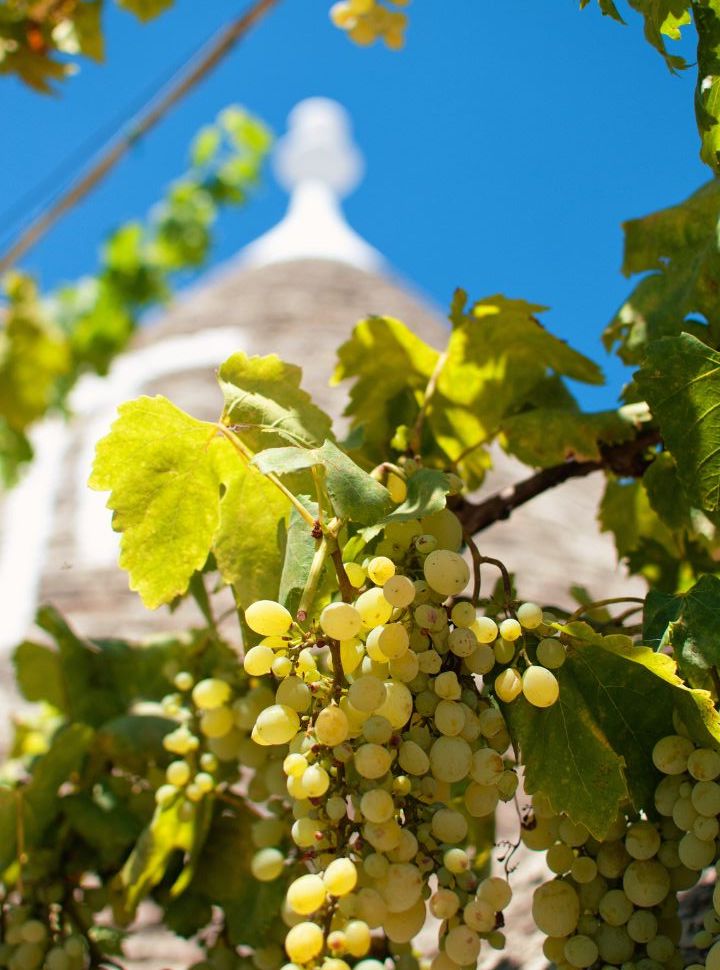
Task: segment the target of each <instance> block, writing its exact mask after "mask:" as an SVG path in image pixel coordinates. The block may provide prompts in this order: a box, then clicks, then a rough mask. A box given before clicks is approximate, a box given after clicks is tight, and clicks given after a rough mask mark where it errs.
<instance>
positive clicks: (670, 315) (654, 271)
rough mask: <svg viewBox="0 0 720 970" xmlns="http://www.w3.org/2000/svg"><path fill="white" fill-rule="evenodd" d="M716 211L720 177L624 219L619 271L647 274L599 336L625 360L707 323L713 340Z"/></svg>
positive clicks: (704, 328)
mask: <svg viewBox="0 0 720 970" xmlns="http://www.w3.org/2000/svg"><path fill="white" fill-rule="evenodd" d="M719 215H720V182H718V181H716V180H713V181H712V182H708V183H707V184H706V185H703V186H702V187H701V188H700V189H698V190H697V191H696V192H694V193H693V195H691V196H690V197H689V198H688V199H686V200H685V201H684V202H681V203H679V204H678V205H673V206H670V207H669V208H667V209H662V210H660V211H659V212H654V213H652V214H651V215H648V216H644V217H643V218H640V219H631V220H630V221H628V222H626V223H624V226H623V228H624V231H625V253H624V258H623V272H624V273H625V274H626V275H628V276H630V275H634V274H637V273H648V275H646V276H644V277H643V279H642V280H641V281H640V282H639V283H638V285H637V286H636V288H635V290H634V291H633V293H632V294H631V295H630V297H629V298H628V300H627V302H626V303H625V304H624V305H623V307H622V308H621V309H620V310H619V311H618V313H617V315H616V317H615V318H614V320H613V321H612V322H611V323H610V325H609V326H608V328H607V329H606V330H605V334H604V337H603V340H604V342H605V346H606V347H607V348H608V349H610V348H612V347H613V346H614V345H615V344H617V345H618V353H619V355H620V357H621V358H622V359H623V360H624V361H625V363H629V364H635V363H639V362H640V361H641V360H642V357H643V354H644V351H645V347H646V345H647V344H648V343H651V342H652V341H654V340H657V339H659V338H660V337H669V336H675V335H677V334H678V333H680V332H681V331H682V330H686V331H688V332H691V333H694V334H696V336H698V337H701V338H702V337H703V335H706V334H707V333H708V325H709V328H710V333H711V334H712V335H713V341H715V340H717V338H718V335H719V333H720V332H719V330H718V328H719V327H720V311H719V310H718V301H717V293H718V289H719V288H720V253H719V252H718V237H717V222H718V216H719ZM703 320H707V325H706V324H705V323H704V322H702V321H703Z"/></svg>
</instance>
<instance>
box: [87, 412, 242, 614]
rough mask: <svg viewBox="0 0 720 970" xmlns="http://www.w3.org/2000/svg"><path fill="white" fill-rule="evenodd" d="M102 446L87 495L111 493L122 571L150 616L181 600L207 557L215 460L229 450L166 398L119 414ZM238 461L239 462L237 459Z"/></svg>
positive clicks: (216, 517) (217, 477) (216, 502)
mask: <svg viewBox="0 0 720 970" xmlns="http://www.w3.org/2000/svg"><path fill="white" fill-rule="evenodd" d="M118 410H119V417H118V419H117V420H116V421H115V423H114V424H113V426H112V429H111V431H110V434H109V435H108V436H107V437H106V438H103V439H102V441H100V442H99V444H98V446H97V449H96V454H95V462H94V465H93V472H92V476H91V478H90V483H89V484H90V487H91V488H95V489H98V490H100V491H110V498H109V500H108V503H107V504H108V508H110V509H112V510H113V528H114V529H115V531H116V532H122V540H121V544H120V549H121V552H120V565H121V566H122V567H123V568H124V569H126V570H127V571H128V573H129V577H130V588H131V589H134V590H136V591H137V592H138V593H139V594H140V596H141V597H142V600H143V602H144V603H145V605H146V606H148V607H149V608H150V609H155V608H156V607H158V606H160V605H162V604H163V603H169V602H171V601H172V600H173V599H175V598H176V597H177V596H181V595H183V594H184V593H185V592H186V590H187V588H188V584H189V582H190V577H191V576H192V575H193V573H194V572H195V571H196V570H198V569H201V568H202V567H203V565H204V563H205V560H206V559H207V557H208V553H209V552H210V548H211V545H212V540H213V536H214V535H215V532H216V530H217V528H218V524H219V521H220V487H221V485H222V484H225V483H224V482H223V480H222V469H223V468H225V467H227V464H226V462H222V461H221V460H220V459H222V457H223V452H226V451H227V450H228V449H230V448H231V447H232V446H231V445H230V443H229V442H227V441H226V440H225V439H218V438H217V437H216V435H217V433H218V432H217V428H216V427H215V425H213V424H209V423H208V422H205V421H197V420H195V418H192V417H190V415H188V414H185V413H184V412H183V411H181V410H180V409H179V408H176V407H175V405H174V404H171V403H170V401H168V400H167V399H166V398H164V397H159V396H158V397H154V398H150V397H140V398H138V399H137V400H135V401H129V402H127V403H126V404H123V405H121V406H120V408H119V409H118ZM238 460H239V459H238Z"/></svg>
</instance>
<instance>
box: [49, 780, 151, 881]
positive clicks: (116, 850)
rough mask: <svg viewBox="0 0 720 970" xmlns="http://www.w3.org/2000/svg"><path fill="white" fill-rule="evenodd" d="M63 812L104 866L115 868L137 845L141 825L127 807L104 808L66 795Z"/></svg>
mask: <svg viewBox="0 0 720 970" xmlns="http://www.w3.org/2000/svg"><path fill="white" fill-rule="evenodd" d="M61 808H62V812H63V814H64V816H65V818H66V819H67V820H68V822H69V823H70V825H72V827H73V829H74V830H75V832H76V833H77V835H78V836H79V837H80V838H81V839H82V840H83V841H84V842H86V843H87V844H88V845H89V846H91V847H92V849H93V851H94V852H97V853H98V855H99V857H100V860H101V862H102V865H104V866H109V867H110V866H115V865H118V864H119V863H120V862H121V861H122V859H123V858H124V856H125V854H126V852H127V850H128V849H129V848H130V847H131V846H132V844H133V843H134V842H135V841H136V839H137V838H138V836H139V835H140V832H141V831H142V825H141V823H140V822H139V820H138V819H137V817H136V816H135V815H133V814H132V813H131V812H129V811H128V810H127V809H126V808H124V806H122V805H116V806H114V807H112V808H109V809H108V808H103V807H102V806H101V805H99V804H98V802H96V801H95V800H94V799H93V798H91V796H90V795H88V794H86V793H84V792H83V793H80V794H76V795H67V796H65V797H64V798H63V799H62V802H61Z"/></svg>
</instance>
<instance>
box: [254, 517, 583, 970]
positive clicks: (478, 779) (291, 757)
mask: <svg viewBox="0 0 720 970" xmlns="http://www.w3.org/2000/svg"><path fill="white" fill-rule="evenodd" d="M461 543H462V530H461V527H460V523H459V521H458V520H457V518H456V517H455V516H454V515H453V513H452V512H450V511H449V510H443V511H442V512H440V513H436V514H435V515H432V516H428V517H426V518H423V519H421V520H416V521H409V522H400V523H394V524H393V525H389V526H387V527H386V529H385V532H384V535H383V538H382V540H381V541H380V543H379V544H378V545H377V547H376V549H375V551H374V555H373V556H371V557H369V558H367V559H366V560H364V561H363V562H362V563H360V562H355V561H349V562H346V563H345V564H344V570H345V573H346V576H347V578H348V580H349V583H350V584H351V585H352V587H353V588H354V590H355V598H354V599H353V601H352V602H331V603H329V604H328V605H326V606H325V607H324V609H322V611H321V612H320V615H319V616H318V617H317V618H316V619H313V618H309V619H303V620H302V622H298V621H296V620H295V619H294V618H293V617H292V616H291V614H290V613H289V612H288V610H287V609H286V608H285V607H283V606H282V605H281V604H279V603H276V602H273V601H268V600H261V601H258V602H256V603H254V604H252V605H251V606H250V607H249V608H248V609H247V610H246V613H245V620H246V623H247V625H248V626H249V628H250V629H251V630H253V631H254V632H255V633H257V634H259V635H260V636H261V637H262V638H263V639H262V640H261V642H260V643H258V644H257V645H256V646H253V647H251V648H250V649H249V650H248V651H247V653H246V655H245V659H244V668H245V672H246V673H247V674H248V675H249V676H250V677H251V678H258V679H265V680H269V679H270V678H272V682H273V683H274V685H275V688H274V695H273V696H271V697H270V698H269V701H270V702H269V703H267V705H266V706H265V707H264V708H263V709H262V710H261V711H259V712H258V714H257V717H256V720H255V723H254V726H253V728H252V733H251V738H252V741H253V742H254V743H255V744H256V745H258V746H259V747H260V748H266V749H268V748H269V749H271V750H277V751H279V752H281V755H282V769H283V772H284V776H285V788H286V792H287V795H288V796H289V797H290V799H291V811H292V818H293V821H292V826H291V831H290V836H291V840H292V843H293V845H294V847H295V851H294V852H290V854H289V857H288V853H287V850H286V849H285V848H283V847H281V846H280V845H279V844H278V843H279V842H280V841H281V839H282V838H283V830H282V822H281V819H279V818H267V819H263V820H261V821H260V822H258V823H257V825H256V828H255V830H254V833H253V838H254V840H255V842H256V846H257V852H256V854H255V856H254V858H253V860H252V871H253V874H254V876H255V877H256V878H257V879H260V880H266V881H272V880H275V879H278V878H281V877H283V876H285V877H287V873H288V869H289V868H292V870H293V874H292V878H291V881H290V882H289V885H288V889H287V894H286V903H285V907H284V912H283V918H284V920H285V922H286V924H287V926H288V932H287V936H286V939H285V950H286V953H287V956H288V958H289V960H290V961H291V963H292V964H294V965H296V966H305V965H308V964H310V963H314V962H315V961H317V960H320V959H324V963H323V966H324V967H326V968H328V970H344V968H346V967H347V966H348V963H347V959H352V960H356V959H358V958H363V957H365V956H366V955H367V954H368V953H369V952H370V950H371V945H372V937H373V933H374V932H375V931H378V930H382V932H383V933H384V935H385V937H386V938H387V939H388V940H389V941H391V944H394V945H395V946H403V945H406V944H408V943H409V942H410V941H411V940H412V939H413V938H414V937H415V936H416V935H417V934H418V933H419V932H420V930H421V929H422V927H423V925H424V923H425V919H426V915H427V904H428V903H429V907H430V911H431V912H432V913H433V915H434V916H436V917H437V918H438V919H440V920H441V921H442V922H441V925H440V931H439V934H440V939H439V944H440V952H439V955H438V956H437V957H436V962H435V970H454V968H455V967H460V966H465V965H468V964H472V963H474V962H475V961H476V959H477V957H478V954H479V953H480V949H481V946H482V943H483V941H484V940H486V941H487V942H488V944H489V945H490V946H493V947H502V946H503V944H504V936H503V934H502V933H501V932H500V927H501V926H502V923H503V920H502V911H503V909H504V908H505V907H506V906H507V905H508V903H509V901H510V898H511V890H510V886H509V884H508V883H507V881H506V880H505V879H501V878H499V877H494V878H490V879H485V880H482V881H481V880H479V877H478V874H477V870H476V869H475V866H474V860H473V850H472V848H470V847H469V841H470V840H469V839H468V833H469V822H470V821H471V820H472V819H473V818H476V819H482V818H486V817H488V816H490V815H492V814H493V813H494V811H495V808H496V807H497V804H498V802H499V801H500V800H505V801H507V800H510V799H512V798H513V796H514V794H515V792H516V789H517V785H518V777H517V773H516V770H515V764H514V760H513V759H512V757H510V756H509V751H508V749H509V746H510V735H509V733H508V729H507V726H506V723H505V720H504V717H503V715H502V712H501V710H500V708H499V706H498V705H497V703H495V700H494V696H493V695H496V696H500V693H501V691H502V687H501V686H500V684H502V683H503V682H504V680H507V679H508V678H507V674H508V673H509V674H512V676H513V677H516V678H517V680H518V682H519V684H520V688H519V690H515V691H514V692H512V691H511V692H507V691H506V694H505V697H502V698H501V699H503V700H505V699H507V700H510V699H512V698H514V697H517V696H518V694H519V693H520V692H523V693H524V694H525V696H526V697H527V699H528V700H530V701H531V702H532V703H536V704H539V705H540V706H548V705H549V704H552V703H554V701H555V700H556V699H557V696H558V686H557V680H556V679H555V677H554V676H553V674H552V673H551V671H550V669H549V666H550V664H552V665H553V666H559V664H560V663H561V662H562V660H563V659H564V647H563V646H562V644H561V643H560V642H559V641H558V640H555V639H553V638H552V637H550V636H548V635H547V634H550V633H551V632H552V630H551V629H550V627H548V626H547V624H546V623H544V618H543V615H542V612H541V611H540V609H539V608H538V607H537V606H535V605H534V604H530V603H527V604H523V605H521V606H520V608H519V609H518V611H517V616H516V617H515V616H513V617H508V618H507V619H505V620H502V621H501V622H500V624H499V625H498V624H497V623H496V621H495V620H494V619H493V618H492V617H490V616H478V615H477V610H476V608H475V606H474V605H473V604H472V603H471V602H469V601H467V600H462V599H457V597H459V596H461V594H462V593H463V592H464V590H465V589H466V587H467V585H468V583H469V581H470V570H469V568H468V565H467V563H466V562H465V560H464V559H463V558H462V556H461V555H460V554H459V552H458V550H459V548H460V546H461ZM530 631H534V632H533V633H530ZM543 633H544V634H546V635H544V636H543V635H542V634H543ZM524 634H528V635H524ZM541 637H542V638H541ZM542 644H545V646H542ZM328 648H329V656H328V655H327V654H328ZM529 651H531V652H532V655H533V657H534V656H535V655H537V659H538V660H542V659H543V658H544V659H545V661H546V662H548V666H542V663H540V662H533V661H532V660H531V653H530V652H529ZM521 654H522V656H521ZM501 668H502V669H501ZM498 670H500V672H499V673H498ZM520 670H523V672H522V673H520ZM533 672H535V673H533ZM538 672H539V673H540V679H538V678H537V677H536V673H538ZM544 675H547V676H544ZM500 678H504V680H501V681H500V684H498V681H499V680H500ZM259 682H260V680H259ZM548 685H549V686H548ZM255 689H256V690H261V689H263V688H261V687H260V686H257V687H256V688H255ZM510 694H511V696H510ZM298 866H299V868H298ZM298 873H299V874H298Z"/></svg>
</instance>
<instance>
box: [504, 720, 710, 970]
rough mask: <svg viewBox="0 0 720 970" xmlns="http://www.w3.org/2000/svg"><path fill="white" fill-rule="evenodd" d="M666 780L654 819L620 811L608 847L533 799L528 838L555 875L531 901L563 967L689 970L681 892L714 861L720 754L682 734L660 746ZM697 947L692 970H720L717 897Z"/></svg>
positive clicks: (656, 754)
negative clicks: (699, 954)
mask: <svg viewBox="0 0 720 970" xmlns="http://www.w3.org/2000/svg"><path fill="white" fill-rule="evenodd" d="M653 762H654V764H655V767H656V768H657V769H658V770H659V771H661V772H663V774H665V776H666V777H665V778H663V780H662V781H661V782H660V783H659V785H658V786H657V789H656V791H655V799H654V801H655V804H654V809H655V812H654V813H653V817H652V818H651V817H648V816H643V815H638V814H637V813H634V812H632V811H630V810H627V811H625V812H621V813H620V814H619V815H618V817H617V819H616V821H615V822H614V824H613V825H612V826H611V827H610V830H609V831H608V832H607V834H606V836H605V838H604V839H603V840H602V841H598V840H597V839H594V838H593V837H592V836H590V834H589V833H588V831H587V829H586V828H585V827H584V826H583V825H580V824H577V823H574V822H572V821H571V820H570V819H569V818H568V817H567V816H564V815H560V816H558V815H555V813H554V812H553V810H552V808H551V807H550V805H549V803H548V802H547V800H546V799H545V798H544V797H543V796H542V795H539V796H536V797H535V798H534V799H533V811H532V814H531V815H530V816H529V818H528V819H527V820H526V822H525V825H524V829H523V834H522V840H523V842H524V843H525V844H526V845H527V846H528V847H529V848H531V849H536V850H541V851H544V852H546V861H547V864H548V867H549V869H550V870H551V871H552V872H554V873H556V878H555V879H553V880H551V881H550V882H546V883H544V884H543V885H542V886H540V887H539V888H538V889H537V890H536V891H535V894H534V897H533V918H534V920H535V922H536V924H537V926H538V927H539V928H540V930H542V932H544V933H545V934H546V935H547V939H546V941H545V944H544V952H545V955H546V956H547V958H548V959H549V960H551V961H552V962H553V963H554V964H555V965H556V966H557V967H558V968H560V970H571V968H589V967H596V966H597V967H600V966H607V967H610V966H617V967H621V966H627V965H632V966H633V967H635V968H637V970H662V968H665V967H667V968H670V970H682V967H683V966H684V961H683V958H682V955H681V953H680V951H679V948H678V947H679V943H680V937H681V932H682V926H681V923H680V919H679V917H678V898H677V894H678V893H679V892H682V891H684V890H687V889H690V888H692V887H693V886H694V885H695V884H696V883H697V882H698V880H699V878H700V875H701V873H702V871H703V870H704V869H706V868H708V867H710V866H712V865H714V864H715V862H716V859H717V855H718V853H717V837H718V833H719V832H720V784H718V783H717V781H716V779H717V778H718V777H720V754H718V753H717V752H716V751H714V750H712V749H710V748H703V747H698V746H696V745H695V743H694V742H693V741H692V740H690V739H689V738H688V737H687V736H685V734H684V733H683V734H675V735H670V736H668V737H664V738H662V739H661V740H659V741H658V742H657V744H656V745H655V747H654V749H653ZM703 925H704V929H703V930H702V931H701V932H700V933H698V934H697V935H696V937H695V940H694V943H695V946H696V947H697V948H698V949H700V950H703V949H707V950H709V952H708V954H707V958H706V963H705V964H704V965H703V964H694V965H692V966H693V970H703V966H706V967H708V968H709V970H719V968H720V942H719V941H718V936H719V935H720V890H718V889H716V890H715V893H714V896H713V909H712V910H711V911H710V912H709V913H706V914H705V917H704V920H703Z"/></svg>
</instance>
